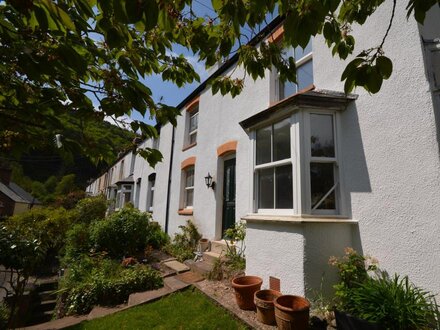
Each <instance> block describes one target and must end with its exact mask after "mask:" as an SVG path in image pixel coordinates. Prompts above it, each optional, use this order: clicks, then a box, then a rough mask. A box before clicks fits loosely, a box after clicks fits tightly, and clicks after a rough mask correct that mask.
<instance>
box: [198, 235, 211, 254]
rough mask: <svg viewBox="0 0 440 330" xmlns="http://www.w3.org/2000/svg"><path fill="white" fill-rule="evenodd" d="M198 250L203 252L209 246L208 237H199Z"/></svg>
mask: <svg viewBox="0 0 440 330" xmlns="http://www.w3.org/2000/svg"><path fill="white" fill-rule="evenodd" d="M199 245H200V252H205V251H206V250H208V247H209V239H207V238H201V239H199Z"/></svg>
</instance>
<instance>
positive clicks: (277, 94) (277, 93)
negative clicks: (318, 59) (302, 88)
mask: <svg viewBox="0 0 440 330" xmlns="http://www.w3.org/2000/svg"><path fill="white" fill-rule="evenodd" d="M311 42H312V43H313V40H311ZM310 61H313V48H312V51H311V52H310V53H307V54H305V55H304V56H303V57H301V58H300V59H298V60H296V59H295V66H296V71H297V72H298V69H299V68H300V67H301V66H303V65H305V64H307V63H308V62H310ZM312 65H313V64H312ZM272 73H273V74H272V79H271V80H272V81H273V82H274V84H273V85H274V88H273V93H274V95H273V97H272V100H273V102H278V101H282V100H284V99H285V98H287V97H289V96H291V95H293V94H295V93H297V92H298V91H299V90H298V83H296V84H295V85H296V92H295V93H293V94H291V95H288V96H285V95H284V97H283V98H281V96H282V93H281V85H282V84H284V82H282V81H281V80H280V75H279V73H278V72H277V71H276V70H272ZM297 78H298V77H297Z"/></svg>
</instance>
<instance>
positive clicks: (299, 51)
mask: <svg viewBox="0 0 440 330" xmlns="http://www.w3.org/2000/svg"><path fill="white" fill-rule="evenodd" d="M311 52H312V39H310V41H309V43H308V44H307V46H306V48H304V49H302V47H301V46H298V47H296V48H295V60H296V61H298V60H300V59H302V58H303V57H304V56H306V55H307V54H310V53H311Z"/></svg>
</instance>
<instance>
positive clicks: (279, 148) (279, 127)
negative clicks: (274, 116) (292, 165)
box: [273, 118, 290, 161]
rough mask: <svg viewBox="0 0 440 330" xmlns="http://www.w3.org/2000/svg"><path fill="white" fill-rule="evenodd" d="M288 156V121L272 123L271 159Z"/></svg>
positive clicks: (275, 159)
mask: <svg viewBox="0 0 440 330" xmlns="http://www.w3.org/2000/svg"><path fill="white" fill-rule="evenodd" d="M286 158H290V121H289V119H288V118H287V119H284V120H283V121H280V122H279V123H276V124H275V125H273V161H277V160H281V159H286Z"/></svg>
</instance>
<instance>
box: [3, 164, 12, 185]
mask: <svg viewBox="0 0 440 330" xmlns="http://www.w3.org/2000/svg"><path fill="white" fill-rule="evenodd" d="M11 176H12V169H11V168H10V167H7V166H5V165H0V182H1V183H3V184H5V185H7V186H8V185H9V183H10V182H11Z"/></svg>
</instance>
